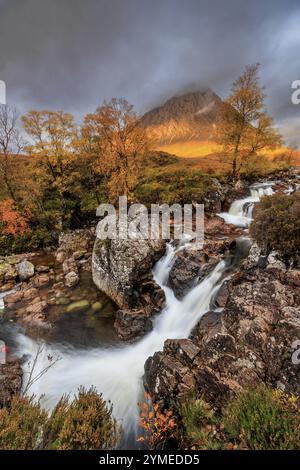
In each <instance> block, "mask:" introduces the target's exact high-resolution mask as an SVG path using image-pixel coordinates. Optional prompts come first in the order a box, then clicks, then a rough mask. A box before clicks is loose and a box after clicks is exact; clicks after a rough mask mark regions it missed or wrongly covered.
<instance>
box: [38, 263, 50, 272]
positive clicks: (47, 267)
mask: <svg viewBox="0 0 300 470" xmlns="http://www.w3.org/2000/svg"><path fill="white" fill-rule="evenodd" d="M35 270H36V272H37V273H39V274H43V273H48V272H49V271H50V268H49V266H42V265H41V266H36V267H35Z"/></svg>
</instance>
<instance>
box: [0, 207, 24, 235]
mask: <svg viewBox="0 0 300 470" xmlns="http://www.w3.org/2000/svg"><path fill="white" fill-rule="evenodd" d="M28 218H29V211H26V210H25V211H24V213H23V214H21V212H20V210H19V209H18V207H17V205H16V203H15V202H14V201H13V200H12V199H4V200H3V201H0V227H1V229H2V231H3V232H4V233H5V234H6V235H12V236H16V235H25V234H26V233H27V232H29V225H28Z"/></svg>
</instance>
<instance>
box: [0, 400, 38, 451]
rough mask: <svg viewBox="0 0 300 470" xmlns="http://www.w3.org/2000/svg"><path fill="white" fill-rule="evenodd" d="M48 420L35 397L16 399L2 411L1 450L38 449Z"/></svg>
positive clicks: (0, 412)
mask: <svg viewBox="0 0 300 470" xmlns="http://www.w3.org/2000/svg"><path fill="white" fill-rule="evenodd" d="M46 420H47V414H46V412H45V411H44V410H42V408H41V406H40V404H39V403H36V402H34V400H33V397H31V398H28V397H18V396H16V397H14V398H13V399H12V401H11V405H10V407H9V408H2V409H0V449H2V450H18V449H21V450H34V449H37V448H38V447H39V445H40V442H41V440H42V433H43V427H44V424H45V422H46Z"/></svg>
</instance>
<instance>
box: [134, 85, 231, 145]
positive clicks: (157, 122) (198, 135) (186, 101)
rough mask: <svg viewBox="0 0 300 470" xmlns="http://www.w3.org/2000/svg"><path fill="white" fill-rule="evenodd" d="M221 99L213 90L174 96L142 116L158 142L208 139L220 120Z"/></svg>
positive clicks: (169, 142) (143, 122)
mask: <svg viewBox="0 0 300 470" xmlns="http://www.w3.org/2000/svg"><path fill="white" fill-rule="evenodd" d="M221 103H222V100H221V98H220V97H219V96H218V95H216V94H215V93H214V92H213V91H212V90H210V89H206V90H201V91H200V90H199V91H195V92H190V93H185V94H183V95H179V96H174V97H172V98H170V99H168V100H167V101H166V102H165V103H164V104H163V105H161V106H158V107H156V108H154V109H152V110H151V111H148V112H147V113H146V114H144V116H143V117H142V118H141V124H142V125H143V126H144V127H145V128H146V129H147V131H148V134H149V137H150V138H151V140H152V141H153V142H155V144H157V145H164V144H171V143H175V142H184V141H187V140H209V139H211V137H212V133H213V129H214V126H215V124H216V122H217V120H218V113H219V109H220V105H221Z"/></svg>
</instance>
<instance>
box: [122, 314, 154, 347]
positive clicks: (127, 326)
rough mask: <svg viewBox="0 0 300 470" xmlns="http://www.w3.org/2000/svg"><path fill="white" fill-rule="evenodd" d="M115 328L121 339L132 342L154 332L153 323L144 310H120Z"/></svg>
mask: <svg viewBox="0 0 300 470" xmlns="http://www.w3.org/2000/svg"><path fill="white" fill-rule="evenodd" d="M114 327H115V330H116V332H117V335H118V336H119V338H121V339H122V340H124V341H130V340H133V339H137V338H139V337H141V336H143V335H144V334H145V333H148V332H149V331H151V330H152V321H151V320H150V318H149V317H147V316H146V315H145V313H144V311H143V310H118V311H117V313H116V319H115V322H114Z"/></svg>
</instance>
